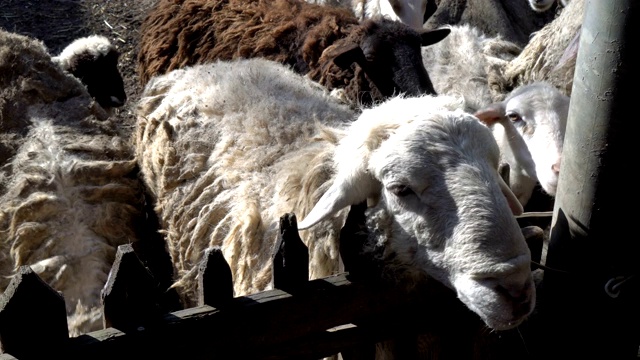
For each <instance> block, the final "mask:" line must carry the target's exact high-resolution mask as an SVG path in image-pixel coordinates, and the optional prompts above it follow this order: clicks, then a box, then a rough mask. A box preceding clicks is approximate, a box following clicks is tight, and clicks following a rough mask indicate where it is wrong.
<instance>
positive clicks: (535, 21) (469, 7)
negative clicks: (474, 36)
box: [424, 0, 555, 47]
mask: <svg viewBox="0 0 640 360" xmlns="http://www.w3.org/2000/svg"><path fill="white" fill-rule="evenodd" d="M433 4H435V5H433ZM429 6H430V9H431V10H429V11H427V12H426V13H425V16H426V18H425V23H424V28H425V29H437V28H440V27H443V26H445V25H462V24H468V25H471V26H474V27H476V28H478V29H480V30H481V31H482V32H483V33H485V34H487V35H488V36H491V37H495V36H501V37H502V38H503V39H504V40H507V41H510V42H512V43H514V44H516V45H518V46H521V47H522V46H525V45H526V44H527V43H528V42H529V38H530V36H531V34H533V33H534V32H536V31H538V30H540V29H541V28H542V27H543V26H544V25H546V24H548V23H549V22H551V21H552V20H553V19H554V18H555V12H553V11H546V12H537V11H534V10H532V9H531V7H530V6H529V3H528V2H527V1H522V0H517V1H514V0H484V1H470V0H430V4H429Z"/></svg>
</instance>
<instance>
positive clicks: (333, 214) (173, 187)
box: [135, 59, 535, 330]
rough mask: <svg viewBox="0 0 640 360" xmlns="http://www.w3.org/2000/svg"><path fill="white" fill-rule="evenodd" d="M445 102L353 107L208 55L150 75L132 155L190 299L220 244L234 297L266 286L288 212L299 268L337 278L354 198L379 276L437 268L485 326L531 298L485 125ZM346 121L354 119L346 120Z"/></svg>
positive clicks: (286, 77) (422, 275)
mask: <svg viewBox="0 0 640 360" xmlns="http://www.w3.org/2000/svg"><path fill="white" fill-rule="evenodd" d="M461 107H462V101H461V100H460V99H458V98H454V97H446V96H442V97H441V96H437V97H434V96H430V95H423V96H419V97H414V98H404V97H394V98H391V99H389V100H387V101H385V102H383V103H381V104H378V105H376V106H375V107H373V108H369V109H365V110H363V112H362V113H361V114H360V115H359V116H358V115H357V113H355V112H354V111H352V110H350V109H349V108H347V107H345V106H343V105H340V104H339V103H338V102H336V100H335V99H334V98H332V97H330V96H328V95H327V93H326V91H325V90H323V89H322V88H320V87H318V86H317V85H315V84H314V83H313V82H312V81H310V80H308V79H306V78H304V77H302V76H300V75H299V74H296V73H294V72H293V71H291V70H290V69H288V68H287V67H285V66H283V65H281V64H279V63H276V62H273V61H268V60H265V59H238V60H234V61H229V62H222V61H220V62H213V63H209V64H202V65H196V66H193V67H187V68H185V69H180V70H174V71H171V72H169V73H168V74H165V75H161V76H158V77H155V78H153V79H152V80H151V81H150V82H149V83H148V84H147V86H146V88H145V90H144V92H143V94H142V97H141V100H140V102H139V104H138V109H137V130H136V131H137V133H136V136H135V138H136V149H137V150H136V151H137V158H138V160H139V162H140V166H141V171H142V173H143V177H144V180H145V182H146V184H147V186H148V188H149V190H150V192H151V193H152V195H153V197H154V200H155V210H156V212H157V213H158V216H159V218H160V220H161V227H162V229H163V233H164V234H165V236H166V241H167V246H168V248H169V249H170V252H171V256H172V259H173V261H174V266H175V267H176V269H175V270H176V271H177V272H176V274H178V278H177V282H176V284H175V286H176V288H178V289H179V292H180V293H181V294H182V296H183V299H184V301H185V304H186V306H191V305H194V304H195V303H196V283H197V282H196V273H197V270H196V269H197V264H198V263H199V261H201V259H202V256H203V254H204V250H205V249H207V248H208V247H211V246H220V247H221V249H222V251H223V254H224V256H225V258H226V260H227V262H228V263H229V264H230V267H231V269H232V274H233V280H234V290H235V295H236V296H240V295H245V294H249V293H255V292H258V291H262V290H265V289H269V288H271V287H272V257H273V254H274V251H275V247H276V240H277V234H278V222H279V217H280V216H282V215H283V214H284V213H287V212H293V213H295V214H296V215H297V216H298V217H299V218H300V219H302V221H300V222H299V224H298V225H299V229H300V230H301V232H300V235H301V237H302V239H303V241H304V242H305V243H306V245H307V246H308V247H309V256H310V264H309V270H310V276H311V277H312V278H318V277H323V276H328V275H331V274H333V273H336V272H337V271H338V270H339V267H338V263H339V261H338V246H339V244H338V242H339V239H338V237H339V235H340V229H341V227H342V226H343V225H344V223H345V219H346V216H347V213H348V208H349V206H350V205H351V204H360V203H362V202H364V201H365V200H366V201H367V203H368V204H369V208H368V209H367V210H366V211H365V218H366V221H365V222H366V227H367V232H368V233H369V236H370V239H371V241H372V242H373V243H375V244H378V245H379V246H380V247H383V248H384V252H383V254H382V255H378V256H382V259H381V261H383V263H384V268H385V270H384V271H385V272H386V273H387V274H388V275H389V277H390V278H394V279H399V278H404V279H409V280H408V281H409V282H411V283H415V282H419V281H423V280H425V279H427V278H431V279H436V280H437V281H439V282H441V283H442V284H445V285H446V286H448V287H449V288H451V289H453V291H455V293H456V294H457V296H458V298H459V299H460V300H461V301H462V302H463V303H464V304H465V305H466V306H467V307H468V308H469V309H471V310H472V311H473V312H475V313H476V314H477V315H478V316H479V317H480V318H482V320H483V321H484V322H485V323H486V324H487V325H488V326H489V327H491V328H493V329H498V330H500V329H510V328H513V327H515V326H518V325H519V324H520V323H522V321H524V319H526V318H527V316H528V314H529V313H530V312H531V311H532V309H533V307H534V303H535V289H534V287H533V282H532V276H531V270H530V260H531V258H530V253H529V249H528V248H527V245H526V243H525V241H524V238H523V236H522V233H521V231H520V228H519V226H518V224H517V222H516V219H515V217H514V213H515V214H519V213H521V211H522V207H521V206H520V204H519V203H518V201H517V199H516V198H515V196H514V195H513V193H512V192H511V191H510V190H509V188H508V186H507V185H506V184H505V183H504V182H503V181H502V180H501V178H500V176H499V175H498V171H497V168H498V161H499V155H500V154H499V149H498V146H497V144H496V142H495V140H494V138H493V136H492V134H491V131H490V130H489V129H488V128H487V127H486V126H485V125H484V124H482V123H481V122H480V121H478V120H477V118H476V117H474V116H472V115H470V114H468V113H466V112H464V111H462V110H461V109H460V108H461ZM354 117H357V119H356V120H355V121H354Z"/></svg>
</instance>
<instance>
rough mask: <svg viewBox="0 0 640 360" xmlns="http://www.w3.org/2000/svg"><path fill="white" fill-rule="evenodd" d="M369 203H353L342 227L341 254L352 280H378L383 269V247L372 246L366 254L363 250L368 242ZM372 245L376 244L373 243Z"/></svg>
mask: <svg viewBox="0 0 640 360" xmlns="http://www.w3.org/2000/svg"><path fill="white" fill-rule="evenodd" d="M366 209H367V203H366V202H363V203H360V204H356V205H352V206H351V208H350V209H349V214H348V215H347V220H346V221H345V224H344V226H343V227H342V229H340V256H341V257H342V262H343V264H344V268H345V271H348V272H349V275H350V277H351V279H352V280H357V281H378V280H379V279H380V275H381V271H382V262H381V259H382V251H383V250H384V249H383V248H382V247H379V248H378V249H375V248H370V249H368V251H369V252H368V253H367V255H366V256H363V250H364V248H365V246H370V245H369V244H367V240H368V233H367V230H366V227H365V224H364V222H365V215H364V212H365V210H366ZM372 246H375V244H374V245H372Z"/></svg>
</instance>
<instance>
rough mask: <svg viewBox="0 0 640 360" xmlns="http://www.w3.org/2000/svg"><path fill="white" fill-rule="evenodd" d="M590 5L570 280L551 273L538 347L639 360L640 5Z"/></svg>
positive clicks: (557, 214)
mask: <svg viewBox="0 0 640 360" xmlns="http://www.w3.org/2000/svg"><path fill="white" fill-rule="evenodd" d="M585 1H586V8H585V18H584V22H583V26H582V33H581V38H580V48H579V51H578V58H577V64H576V71H575V75H574V84H573V89H572V96H571V107H570V110H569V121H568V124H567V132H566V136H565V142H564V150H563V151H564V152H563V160H562V169H561V175H560V182H559V188H558V193H557V197H556V200H555V208H554V217H553V222H552V230H551V236H550V244H549V250H548V255H547V262H546V265H547V266H548V267H551V268H555V269H560V270H565V271H567V272H568V273H569V274H564V273H561V272H554V271H549V270H547V271H545V275H544V279H543V282H542V284H541V286H540V289H539V290H540V291H539V292H538V294H539V296H538V299H539V304H538V305H539V307H538V309H539V316H540V320H541V321H540V324H541V325H540V329H539V332H540V334H541V335H540V342H539V343H538V344H537V345H536V346H538V347H539V350H538V351H537V352H540V354H541V355H542V356H541V357H540V358H541V359H556V358H563V359H580V358H590V359H596V358H599V359H636V356H637V353H638V344H639V343H640V330H639V329H640V316H639V312H640V301H639V296H638V293H639V292H638V289H639V287H640V286H639V284H640V281H639V279H638V275H637V274H638V269H639V268H640V252H639V251H638V249H639V247H640V238H639V236H638V233H636V232H635V231H634V225H635V223H634V220H635V218H637V216H632V214H633V215H635V214H636V213H638V211H637V206H638V196H637V194H638V188H637V183H638V182H637V181H635V176H636V175H635V173H636V172H637V169H635V168H636V165H637V164H639V163H640V161H639V160H638V155H640V152H639V151H638V145H640V139H638V138H637V137H638V132H637V130H636V129H637V126H636V125H637V123H638V122H640V115H638V114H639V112H638V109H639V108H640V97H639V96H638V91H637V89H638V87H639V86H640V76H639V74H640V57H639V55H638V53H639V51H638V49H637V47H638V46H637V44H638V37H640V1H638V0H585ZM632 137H633V139H632ZM632 180H633V181H632Z"/></svg>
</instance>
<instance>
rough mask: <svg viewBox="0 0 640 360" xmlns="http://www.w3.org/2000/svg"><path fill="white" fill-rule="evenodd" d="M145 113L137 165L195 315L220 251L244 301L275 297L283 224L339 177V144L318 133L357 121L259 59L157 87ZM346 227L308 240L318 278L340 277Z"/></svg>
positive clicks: (202, 68) (182, 75) (147, 93)
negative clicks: (208, 258) (209, 258)
mask: <svg viewBox="0 0 640 360" xmlns="http://www.w3.org/2000/svg"><path fill="white" fill-rule="evenodd" d="M236 62H241V63H244V64H245V66H244V67H242V69H243V70H242V71H239V70H238V69H240V67H238V66H234V65H235V64H236ZM194 83H198V84H208V86H193V84H194ZM265 95H268V96H265ZM329 99H330V100H329ZM137 113H138V115H137V119H138V124H137V132H136V149H137V150H136V152H137V157H138V159H139V161H140V164H141V171H142V173H143V174H144V180H145V182H146V184H147V186H148V188H149V189H150V191H151V193H152V196H153V197H154V199H155V210H156V212H157V214H158V216H159V218H160V222H161V227H162V228H163V229H164V230H163V232H164V233H165V236H166V241H167V246H168V248H169V251H170V254H171V257H172V259H173V262H174V266H175V270H174V272H175V276H176V279H177V282H176V284H175V286H176V287H177V288H178V289H179V292H180V293H181V294H182V295H183V302H184V304H185V306H194V305H195V304H196V299H197V297H196V269H197V266H196V265H197V264H198V262H199V261H200V260H201V257H202V254H203V253H204V250H205V249H206V248H208V247H210V246H220V247H221V248H222V249H223V253H224V256H225V258H226V260H227V262H228V263H229V264H230V266H231V269H232V272H233V278H234V289H235V294H236V296H239V295H244V294H249V293H254V292H258V291H262V290H265V289H268V288H269V287H270V286H271V278H272V273H271V271H272V269H271V266H272V265H271V258H272V256H273V254H274V250H275V245H276V244H275V242H276V239H277V235H278V219H279V217H280V216H282V215H283V214H285V213H287V212H290V211H291V210H292V209H294V208H296V209H301V211H303V212H304V211H309V210H310V209H311V208H312V207H313V205H314V204H315V201H317V199H318V198H319V196H320V195H321V194H322V191H324V190H326V186H327V185H326V184H325V182H326V181H327V179H328V178H329V177H330V176H331V173H332V170H331V168H330V167H328V166H327V163H328V162H329V156H330V150H331V148H332V146H334V144H335V142H336V141H337V136H338V134H336V133H334V132H331V131H329V130H327V129H325V130H322V131H320V134H321V135H320V136H318V135H316V131H317V130H318V124H317V123H316V121H317V120H322V122H323V124H337V125H339V124H342V123H347V122H350V121H351V120H352V119H353V118H354V117H355V115H354V113H353V112H352V110H350V109H349V108H347V107H346V105H341V104H339V103H338V102H337V101H336V100H335V99H333V98H330V97H329V95H328V93H327V91H326V89H324V88H322V87H320V85H318V84H317V83H315V82H313V81H311V80H308V79H306V78H302V77H301V76H300V75H299V74H296V73H294V72H293V71H292V70H291V69H289V68H286V67H284V66H282V65H281V64H279V63H276V62H273V61H269V60H265V59H261V58H254V59H238V60H235V61H230V62H222V61H216V62H214V63H211V64H206V65H205V64H203V65H196V66H193V67H189V68H185V69H180V70H174V71H172V72H170V73H168V74H165V75H161V76H158V77H155V78H153V79H152V80H151V81H150V82H149V83H148V84H147V86H146V87H145V90H144V92H143V95H142V98H141V101H140V103H139V106H138V110H137ZM309 144H312V145H311V146H309ZM302 147H306V150H305V152H304V153H300V152H298V154H299V155H298V156H297V157H295V158H288V157H287V156H286V154H287V153H289V152H293V151H295V150H296V149H300V148H302ZM299 163H308V164H309V166H308V167H304V169H311V171H306V170H304V169H301V167H300V166H297V164H299ZM317 189H320V190H317ZM301 215H302V214H300V215H298V216H301ZM345 217H346V212H344V214H343V216H336V218H335V220H334V221H335V222H336V224H334V226H333V227H326V228H325V227H317V228H316V229H313V230H310V231H308V232H306V233H305V234H304V235H303V241H305V243H306V244H307V246H308V247H309V254H310V265H309V266H310V267H309V269H310V276H311V277H312V278H318V277H323V276H327V275H330V274H332V273H335V272H336V271H337V270H338V266H339V264H338V243H337V241H335V239H336V238H337V237H338V236H339V229H340V227H341V224H338V223H339V222H340V221H344V218H345ZM265 219H270V220H272V222H270V223H266V222H264V220H265ZM310 239H315V240H314V241H310Z"/></svg>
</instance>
